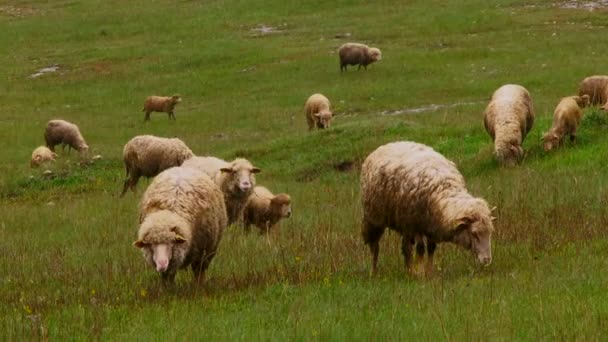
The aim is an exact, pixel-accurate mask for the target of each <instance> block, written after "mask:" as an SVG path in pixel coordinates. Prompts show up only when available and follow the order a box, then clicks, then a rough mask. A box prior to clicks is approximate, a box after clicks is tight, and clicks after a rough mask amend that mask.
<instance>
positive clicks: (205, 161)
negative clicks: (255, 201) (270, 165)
mask: <svg viewBox="0 0 608 342" xmlns="http://www.w3.org/2000/svg"><path fill="white" fill-rule="evenodd" d="M182 166H183V167H190V168H196V169H198V170H200V171H202V172H204V173H206V174H208V175H209V176H211V178H212V179H213V180H214V181H215V183H216V184H217V185H218V186H219V188H220V189H221V190H222V193H223V194H224V201H225V203H226V210H227V213H228V224H232V223H234V222H236V221H238V220H239V219H241V218H242V217H243V210H244V208H245V204H246V203H247V199H248V198H249V195H250V194H251V192H252V191H253V187H255V174H256V173H258V172H260V171H261V170H260V169H259V168H258V167H255V166H253V165H252V164H251V162H249V161H248V160H247V159H243V158H237V159H235V160H233V161H231V162H226V161H224V160H222V159H219V158H215V157H193V158H190V159H189V160H187V161H186V162H184V164H183V165H182Z"/></svg>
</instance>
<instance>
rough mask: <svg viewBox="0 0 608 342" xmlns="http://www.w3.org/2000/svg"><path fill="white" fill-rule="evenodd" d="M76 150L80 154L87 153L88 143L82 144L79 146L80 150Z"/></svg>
mask: <svg viewBox="0 0 608 342" xmlns="http://www.w3.org/2000/svg"><path fill="white" fill-rule="evenodd" d="M78 152H80V153H82V154H86V153H88V152H89V145H87V144H83V145H82V146H80V150H78Z"/></svg>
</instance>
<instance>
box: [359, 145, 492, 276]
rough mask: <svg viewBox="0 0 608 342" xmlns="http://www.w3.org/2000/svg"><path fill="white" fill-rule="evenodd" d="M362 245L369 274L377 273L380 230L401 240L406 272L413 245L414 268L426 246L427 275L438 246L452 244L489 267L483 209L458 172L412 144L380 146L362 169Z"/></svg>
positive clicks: (488, 227)
mask: <svg viewBox="0 0 608 342" xmlns="http://www.w3.org/2000/svg"><path fill="white" fill-rule="evenodd" d="M361 199H362V203H363V226H362V235H363V240H364V241H365V243H366V244H368V245H369V247H370V251H371V254H372V273H374V274H375V273H376V271H377V263H378V253H379V248H380V245H379V241H380V238H381V237H382V234H384V231H385V228H387V227H388V228H389V229H392V230H395V231H397V232H398V233H400V234H401V236H402V241H401V251H402V253H403V256H404V259H405V266H406V268H407V269H408V270H409V271H413V269H412V262H411V261H412V248H413V245H414V243H415V242H416V240H418V243H419V246H417V248H416V250H417V254H418V263H420V262H421V261H422V258H423V257H424V252H425V250H424V246H422V248H419V247H420V243H422V238H426V240H427V246H426V247H427V252H428V260H427V267H426V268H427V273H429V272H431V270H432V268H433V254H434V252H435V248H436V244H437V243H439V242H453V243H455V244H457V245H460V246H462V247H464V248H466V249H469V250H472V251H473V253H474V254H475V255H476V256H477V259H478V261H479V262H481V263H482V264H485V265H488V264H490V262H491V261H492V251H491V235H492V231H493V229H494V228H493V224H492V218H491V211H490V209H489V208H488V204H487V203H486V201H484V200H483V199H481V198H476V197H473V196H471V195H470V194H469V193H468V191H467V189H466V187H465V181H464V178H463V177H462V175H461V174H460V172H458V169H457V168H456V166H455V165H454V163H452V162H451V161H449V160H448V159H446V158H445V157H444V156H442V155H441V154H439V153H437V152H435V151H434V150H433V149H432V148H430V147H428V146H425V145H422V144H418V143H414V142H395V143H390V144H386V145H383V146H380V147H379V148H378V149H376V150H375V151H374V152H372V153H371V154H370V155H369V156H368V157H367V158H366V159H365V161H364V163H363V165H362V169H361Z"/></svg>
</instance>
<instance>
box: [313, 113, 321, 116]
mask: <svg viewBox="0 0 608 342" xmlns="http://www.w3.org/2000/svg"><path fill="white" fill-rule="evenodd" d="M313 115H314V116H316V117H321V113H314V114H313Z"/></svg>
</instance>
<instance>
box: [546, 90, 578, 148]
mask: <svg viewBox="0 0 608 342" xmlns="http://www.w3.org/2000/svg"><path fill="white" fill-rule="evenodd" d="M588 105H589V95H583V96H568V97H564V98H562V99H561V101H559V104H558V105H557V107H556V108H555V111H554V112H553V126H552V127H551V129H550V130H549V131H548V132H547V133H545V134H544V135H543V145H544V148H545V151H550V150H552V149H553V148H555V147H558V146H561V145H562V144H563V142H564V137H565V136H566V135H569V136H570V141H572V142H575V141H576V129H577V128H578V124H579V122H580V121H581V118H582V117H583V110H582V108H585V107H586V106H588Z"/></svg>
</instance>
